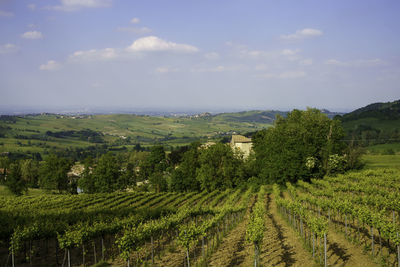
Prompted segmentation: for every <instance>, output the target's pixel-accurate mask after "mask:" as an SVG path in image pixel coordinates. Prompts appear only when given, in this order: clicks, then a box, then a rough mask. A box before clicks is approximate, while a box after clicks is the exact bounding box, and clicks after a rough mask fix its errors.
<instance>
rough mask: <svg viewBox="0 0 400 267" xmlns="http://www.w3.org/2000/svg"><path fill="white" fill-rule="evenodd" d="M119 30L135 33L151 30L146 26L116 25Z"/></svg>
mask: <svg viewBox="0 0 400 267" xmlns="http://www.w3.org/2000/svg"><path fill="white" fill-rule="evenodd" d="M117 31H119V32H131V33H136V34H145V33H149V32H151V29H150V28H147V27H118V28H117Z"/></svg>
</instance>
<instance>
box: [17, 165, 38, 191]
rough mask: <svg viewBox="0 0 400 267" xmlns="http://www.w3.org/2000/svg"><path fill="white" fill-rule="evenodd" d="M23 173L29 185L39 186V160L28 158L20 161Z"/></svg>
mask: <svg viewBox="0 0 400 267" xmlns="http://www.w3.org/2000/svg"><path fill="white" fill-rule="evenodd" d="M20 165H21V175H22V178H23V179H24V180H25V181H26V183H27V185H28V186H29V187H38V181H39V162H38V161H36V160H33V159H26V160H23V161H21V162H20Z"/></svg>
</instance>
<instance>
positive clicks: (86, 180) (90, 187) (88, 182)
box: [78, 157, 96, 193]
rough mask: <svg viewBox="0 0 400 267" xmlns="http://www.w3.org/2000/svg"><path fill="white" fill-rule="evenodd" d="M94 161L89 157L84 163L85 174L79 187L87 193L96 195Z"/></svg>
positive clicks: (79, 181) (83, 173)
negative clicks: (93, 171)
mask: <svg viewBox="0 0 400 267" xmlns="http://www.w3.org/2000/svg"><path fill="white" fill-rule="evenodd" d="M93 164H94V160H93V158H92V157H87V158H86V159H85V160H84V162H83V172H82V174H81V177H80V178H79V180H78V187H79V188H80V189H81V190H82V191H83V192H85V193H95V192H96V188H95V185H94V178H93V175H92V170H93Z"/></svg>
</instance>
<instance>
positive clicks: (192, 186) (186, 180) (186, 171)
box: [171, 142, 200, 192]
mask: <svg viewBox="0 0 400 267" xmlns="http://www.w3.org/2000/svg"><path fill="white" fill-rule="evenodd" d="M199 147H200V143H198V142H195V143H192V144H191V145H190V148H189V150H188V151H186V152H185V153H184V154H183V156H182V159H181V163H180V164H179V165H178V166H177V167H176V168H175V169H174V170H173V172H172V175H171V189H172V190H173V191H180V192H183V191H196V190H200V183H199V181H198V180H197V179H196V171H197V169H198V168H200V161H199V156H200V149H199Z"/></svg>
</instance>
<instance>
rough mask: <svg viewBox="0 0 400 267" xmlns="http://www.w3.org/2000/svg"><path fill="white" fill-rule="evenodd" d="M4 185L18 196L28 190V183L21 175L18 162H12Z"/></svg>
mask: <svg viewBox="0 0 400 267" xmlns="http://www.w3.org/2000/svg"><path fill="white" fill-rule="evenodd" d="M6 186H7V187H8V189H9V190H10V191H11V192H12V193H13V194H15V195H17V196H20V195H22V194H24V193H26V192H27V191H28V185H27V183H26V181H25V180H24V179H23V177H22V172H21V166H20V163H19V162H17V163H12V164H11V165H10V169H9V173H8V175H7V180H6Z"/></svg>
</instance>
